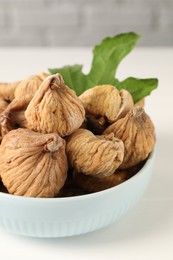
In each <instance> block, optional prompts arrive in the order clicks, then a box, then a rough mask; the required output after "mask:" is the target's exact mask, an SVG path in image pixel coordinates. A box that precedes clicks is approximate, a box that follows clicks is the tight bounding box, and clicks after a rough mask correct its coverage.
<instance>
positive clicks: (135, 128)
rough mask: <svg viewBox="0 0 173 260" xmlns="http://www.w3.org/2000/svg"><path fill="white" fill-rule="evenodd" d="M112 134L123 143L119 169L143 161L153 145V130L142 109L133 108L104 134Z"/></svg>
mask: <svg viewBox="0 0 173 260" xmlns="http://www.w3.org/2000/svg"><path fill="white" fill-rule="evenodd" d="M110 133H114V135H115V136H116V137H117V138H120V139H121V140H122V141H123V142H124V147H125V152H124V160H123V163H122V164H121V165H120V169H126V168H129V167H131V166H134V165H136V164H138V163H139V162H141V161H143V160H145V159H146V158H147V157H148V155H149V153H150V152H151V151H152V150H153V147H154V144H155V139H156V138H155V129H154V125H153V123H152V121H151V119H150V117H149V116H148V115H147V114H146V113H145V111H144V109H143V108H142V107H138V106H136V107H134V108H133V109H131V110H130V111H129V112H128V113H127V114H126V116H125V117H124V118H121V119H119V120H118V121H116V122H115V123H114V124H112V125H110V126H109V127H108V128H107V129H106V130H105V131H104V134H110Z"/></svg>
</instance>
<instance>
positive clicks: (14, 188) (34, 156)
mask: <svg viewBox="0 0 173 260" xmlns="http://www.w3.org/2000/svg"><path fill="white" fill-rule="evenodd" d="M0 175H1V178H2V182H3V184H4V186H5V187H6V188H7V189H8V192H9V193H11V194H14V195H19V196H26V197H54V196H56V195H57V194H58V192H59V190H60V189H61V188H62V186H63V185H64V183H65V180H66V177H67V157H66V154H65V141H64V140H63V139H62V138H61V137H60V136H59V135H58V134H40V133H36V132H33V131H31V130H29V129H22V128H19V129H17V130H12V131H10V132H9V133H8V134H7V135H6V136H5V137H4V138H3V140H2V143H1V146H0Z"/></svg>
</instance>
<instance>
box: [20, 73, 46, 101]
mask: <svg viewBox="0 0 173 260" xmlns="http://www.w3.org/2000/svg"><path fill="white" fill-rule="evenodd" d="M48 76H49V74H47V73H44V72H42V73H40V74H38V75H34V76H31V77H29V78H27V79H25V80H22V81H21V82H20V84H18V86H17V88H16V90H15V98H19V97H23V96H25V95H32V96H34V94H35V93H36V91H37V90H38V88H39V87H40V85H41V83H42V82H43V80H45V78H47V77H48Z"/></svg>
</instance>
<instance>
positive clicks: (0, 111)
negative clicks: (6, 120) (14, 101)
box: [0, 98, 9, 114]
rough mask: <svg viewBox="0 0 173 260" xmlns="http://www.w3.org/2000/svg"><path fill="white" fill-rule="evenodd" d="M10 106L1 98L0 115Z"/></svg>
mask: <svg viewBox="0 0 173 260" xmlns="http://www.w3.org/2000/svg"><path fill="white" fill-rule="evenodd" d="M8 104H9V103H8V102H6V101H5V100H4V99H1V98H0V114H1V113H2V112H3V111H4V110H5V109H6V107H7V106H8Z"/></svg>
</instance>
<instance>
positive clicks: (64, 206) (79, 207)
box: [0, 151, 155, 238]
mask: <svg viewBox="0 0 173 260" xmlns="http://www.w3.org/2000/svg"><path fill="white" fill-rule="evenodd" d="M154 158H155V151H153V152H152V153H151V154H150V156H149V158H148V159H147V161H146V163H145V164H144V166H143V167H142V169H141V170H140V171H139V172H138V173H137V174H135V175H134V176H133V177H131V178H130V179H129V180H127V181H125V182H123V183H122V184H119V185H118V186H115V187H113V188H110V189H107V190H104V191H100V192H96V193H92V194H87V195H80V196H75V197H64V198H28V197H20V196H14V195H10V194H6V193H3V192H0V225H1V226H2V227H3V228H4V229H5V230H7V231H9V232H12V233H15V234H20V235H24V236H31V237H42V238H46V237H47V238H48V237H50V238H53V237H68V236H74V235H80V234H84V233H88V232H91V231H95V230H98V229H101V228H103V227H105V226H107V225H109V224H111V223H113V222H114V221H116V220H118V219H119V218H121V217H122V216H123V215H125V214H126V213H127V212H128V210H130V209H132V208H133V206H134V205H135V204H136V203H137V202H138V201H139V199H140V198H141V197H142V195H143V194H144V192H145V190H146V188H147V186H148V184H149V181H150V177H151V175H152V172H153V165H154Z"/></svg>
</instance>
